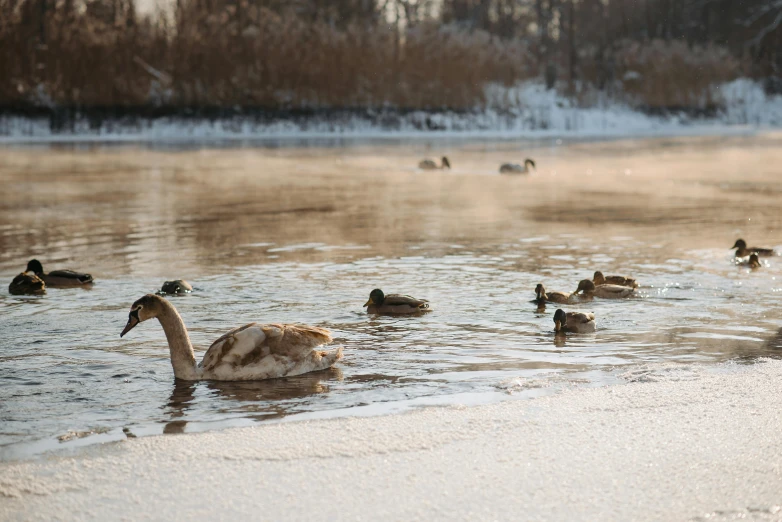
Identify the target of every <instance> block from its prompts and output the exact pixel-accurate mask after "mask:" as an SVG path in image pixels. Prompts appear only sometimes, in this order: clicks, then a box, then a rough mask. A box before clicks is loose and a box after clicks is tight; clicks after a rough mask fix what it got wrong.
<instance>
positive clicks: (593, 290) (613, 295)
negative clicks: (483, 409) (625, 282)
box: [574, 279, 635, 299]
mask: <svg viewBox="0 0 782 522" xmlns="http://www.w3.org/2000/svg"><path fill="white" fill-rule="evenodd" d="M579 292H582V294H581V295H583V296H586V297H602V298H603V299H621V298H623V297H630V296H631V295H633V294H634V293H635V288H629V287H627V286H619V285H597V286H595V283H593V282H592V281H590V280H589V279H582V280H581V281H580V282H579V283H578V288H577V289H576V291H575V292H574V294H578V293H579Z"/></svg>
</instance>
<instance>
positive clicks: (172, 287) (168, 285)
mask: <svg viewBox="0 0 782 522" xmlns="http://www.w3.org/2000/svg"><path fill="white" fill-rule="evenodd" d="M192 291H193V287H192V286H191V285H190V283H188V282H187V281H185V280H184V279H175V280H174V281H166V282H165V283H163V286H162V287H161V288H160V291H159V292H158V293H159V294H161V295H162V294H167V295H182V294H189V293H190V292H192Z"/></svg>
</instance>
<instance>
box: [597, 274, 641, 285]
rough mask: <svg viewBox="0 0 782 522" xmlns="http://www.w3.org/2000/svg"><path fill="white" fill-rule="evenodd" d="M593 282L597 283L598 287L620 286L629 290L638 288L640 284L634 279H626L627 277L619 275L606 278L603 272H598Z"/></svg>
mask: <svg viewBox="0 0 782 522" xmlns="http://www.w3.org/2000/svg"><path fill="white" fill-rule="evenodd" d="M592 282H593V283H595V285H596V286H600V285H619V286H627V287H629V288H638V282H637V281H636V280H635V279H633V278H632V277H625V276H618V275H610V276H604V275H603V272H601V271H600V270H598V271H596V272H595V275H594V276H592Z"/></svg>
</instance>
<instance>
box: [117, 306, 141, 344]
mask: <svg viewBox="0 0 782 522" xmlns="http://www.w3.org/2000/svg"><path fill="white" fill-rule="evenodd" d="M139 322H140V321H139V319H138V310H133V311H132V312H130V313H129V314H128V324H126V325H125V329H124V330H122V333H121V334H119V336H120V337H122V336H124V335H125V334H126V333H128V332H129V331H131V330H132V329H133V327H134V326H136V325H137V324H138V323H139Z"/></svg>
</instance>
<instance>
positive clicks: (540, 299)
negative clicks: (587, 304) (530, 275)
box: [534, 283, 575, 305]
mask: <svg viewBox="0 0 782 522" xmlns="http://www.w3.org/2000/svg"><path fill="white" fill-rule="evenodd" d="M535 296H536V297H535V301H534V302H535V303H538V305H542V304H545V303H557V304H569V303H572V302H573V298H574V297H575V296H574V295H573V294H568V293H567V292H546V287H545V286H543V285H542V284H541V283H538V285H537V286H536V287H535Z"/></svg>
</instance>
